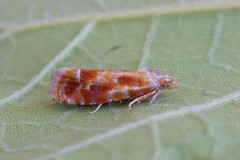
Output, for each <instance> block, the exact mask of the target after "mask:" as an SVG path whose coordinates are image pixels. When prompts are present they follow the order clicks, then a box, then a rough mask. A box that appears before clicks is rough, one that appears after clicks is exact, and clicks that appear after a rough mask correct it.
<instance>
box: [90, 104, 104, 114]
mask: <svg viewBox="0 0 240 160" xmlns="http://www.w3.org/2000/svg"><path fill="white" fill-rule="evenodd" d="M102 105H103V104H99V105H98V107H97V108H96V109H95V110H94V111H92V112H90V113H91V114H92V113H96V112H97V111H98V110H99V108H100V107H101V106H102Z"/></svg>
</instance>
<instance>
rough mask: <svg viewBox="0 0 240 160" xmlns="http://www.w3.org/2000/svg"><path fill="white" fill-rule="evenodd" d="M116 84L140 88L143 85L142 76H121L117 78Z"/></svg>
mask: <svg viewBox="0 0 240 160" xmlns="http://www.w3.org/2000/svg"><path fill="white" fill-rule="evenodd" d="M118 84H119V85H120V86H129V87H135V86H138V87H140V86H143V85H144V80H143V77H142V76H137V75H136V76H132V75H122V76H120V77H118Z"/></svg>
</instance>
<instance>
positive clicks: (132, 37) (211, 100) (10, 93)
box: [0, 0, 240, 160]
mask: <svg viewBox="0 0 240 160" xmlns="http://www.w3.org/2000/svg"><path fill="white" fill-rule="evenodd" d="M47 2H49V1H46V2H45V1H43V2H40V1H39V2H37V1H36V2H35V1H32V2H30V1H25V2H24V3H22V4H21V5H23V6H28V7H29V8H30V9H31V6H32V11H33V13H29V15H34V17H32V18H29V17H27V16H26V10H24V9H23V10H21V9H18V10H17V9H16V11H15V12H14V14H12V16H13V17H11V16H10V13H9V12H7V10H6V9H3V10H2V9H1V8H7V7H10V6H11V4H13V2H11V1H5V2H4V1H3V2H2V3H3V5H1V6H0V17H1V18H0V23H2V24H0V56H1V63H0V67H1V70H0V73H1V77H0V82H1V83H0V98H1V99H0V122H1V123H0V135H1V136H0V155H1V158H3V159H78V158H79V157H81V158H82V159H96V158H98V159H119V160H120V159H179V160H180V159H183V160H186V159H239V158H240V155H239V152H238V146H240V138H239V136H238V135H239V132H240V129H239V128H240V125H239V121H238V117H239V116H238V115H239V113H240V112H239V106H240V63H239V61H240V53H239V51H240V46H239V40H240V28H239V26H240V10H239V6H240V5H238V3H237V2H229V3H227V4H228V5H225V2H224V1H219V3H212V2H206V3H205V2H199V3H202V5H195V4H194V3H193V2H192V1H191V2H188V1H186V2H184V5H183V4H181V3H180V2H178V1H171V2H170V1H167V2H166V1H159V2H156V3H155V2H152V3H150V4H149V3H146V2H145V1H142V2H140V1H130V2H129V3H126V2H125V1H119V2H118V3H117V2H112V1H100V0H96V1H95V2H94V3H93V2H92V1H91V2H90V1H82V2H81V4H82V6H80V8H78V7H77V4H78V3H79V2H76V1H70V2H69V3H67V4H65V3H66V2H62V1H56V2H55V1H53V2H49V3H53V4H56V5H55V7H56V8H57V9H56V8H55V9H56V10H54V7H53V8H52V6H54V5H52V4H48V3H47ZM18 3H20V2H17V4H14V5H13V6H11V7H12V9H14V7H16V6H17V5H20V4H18ZM47 4H48V5H47ZM156 6H157V8H156ZM166 6H167V8H166ZM34 7H35V8H34ZM41 7H42V8H41ZM149 7H150V8H149ZM151 7H153V8H151ZM154 7H155V8H154ZM47 8H49V10H48V11H49V12H50V13H51V15H53V16H52V17H50V18H49V19H47V20H44V18H42V15H41V16H39V15H40V13H41V14H42V13H45V11H46V10H47ZM164 8H165V9H164ZM124 9H126V10H128V11H126V13H125V12H124ZM129 9H132V11H129ZM60 11H61V13H60ZM3 13H4V14H3ZM20 13H21V14H20ZM34 13H35V14H34ZM116 13H118V14H116ZM119 13H122V14H120V15H119ZM87 14H90V15H91V16H87ZM98 14H100V15H98ZM62 15H64V18H63V19H61V18H60V17H61V16H62ZM76 15H80V16H76ZM63 66H64V67H65V66H75V67H79V68H98V69H142V68H154V69H159V70H161V71H164V72H165V73H168V74H170V75H172V76H173V77H174V78H175V79H176V81H177V82H178V84H180V87H179V88H178V89H175V90H164V91H163V92H162V94H161V96H160V97H159V98H158V99H157V100H156V101H155V102H154V103H153V104H152V105H151V107H149V106H148V101H145V102H142V103H140V104H134V109H133V110H132V111H129V110H128V108H127V104H128V103H129V101H124V102H122V103H111V104H105V105H104V106H103V107H102V108H101V109H100V110H99V111H98V112H97V113H96V114H90V113H89V112H91V111H93V110H94V109H95V106H71V105H63V104H58V103H56V102H54V101H52V100H51V99H50V98H49V96H48V85H49V80H50V77H51V74H52V71H53V70H54V69H56V68H58V67H63Z"/></svg>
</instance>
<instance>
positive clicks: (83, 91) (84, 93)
mask: <svg viewBox="0 0 240 160" xmlns="http://www.w3.org/2000/svg"><path fill="white" fill-rule="evenodd" d="M80 93H81V95H82V97H83V99H84V104H91V91H90V90H88V89H86V88H81V90H80Z"/></svg>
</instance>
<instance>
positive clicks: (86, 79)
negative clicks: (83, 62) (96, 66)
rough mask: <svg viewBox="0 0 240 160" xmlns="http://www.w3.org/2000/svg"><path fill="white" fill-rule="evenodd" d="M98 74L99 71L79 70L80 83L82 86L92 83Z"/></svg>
mask: <svg viewBox="0 0 240 160" xmlns="http://www.w3.org/2000/svg"><path fill="white" fill-rule="evenodd" d="M98 73H99V70H85V69H81V73H80V75H81V76H80V83H82V84H88V83H91V82H92V81H94V80H96V78H97V76H98Z"/></svg>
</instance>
